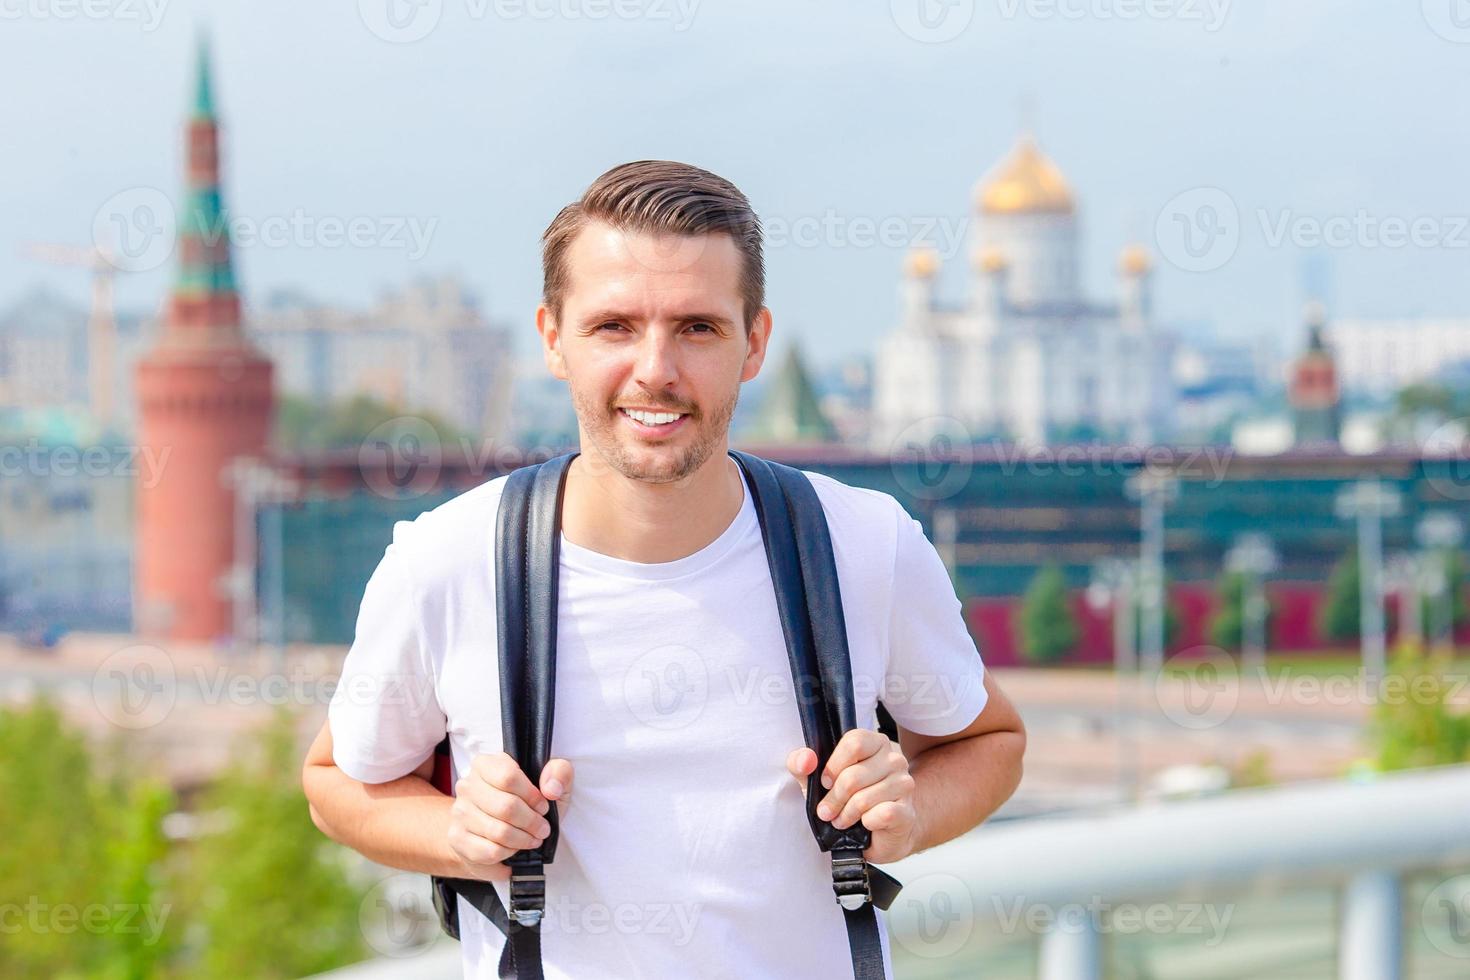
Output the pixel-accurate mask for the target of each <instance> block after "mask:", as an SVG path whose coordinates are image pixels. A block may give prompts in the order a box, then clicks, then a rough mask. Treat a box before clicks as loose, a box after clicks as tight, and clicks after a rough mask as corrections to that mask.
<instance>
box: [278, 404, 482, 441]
mask: <svg viewBox="0 0 1470 980" xmlns="http://www.w3.org/2000/svg"><path fill="white" fill-rule="evenodd" d="M395 419H402V420H404V421H402V422H401V423H397V424H398V425H399V426H401V428H402V431H403V432H405V433H408V434H412V435H414V436H416V437H421V436H422V435H423V433H424V431H425V426H426V425H427V427H428V429H431V430H432V431H433V433H434V435H435V436H437V437H438V440H439V445H440V447H442V448H445V449H448V448H449V447H457V446H458V445H459V441H460V438H461V433H460V432H459V430H458V429H456V428H455V427H454V426H453V425H450V424H449V423H448V422H446V421H444V420H443V419H441V418H440V417H439V416H437V415H435V414H434V413H433V412H425V411H410V410H406V409H403V408H400V407H399V406H397V405H390V404H388V403H386V402H381V401H378V400H377V399H375V398H373V397H372V396H370V395H354V396H353V397H352V398H349V399H347V400H345V401H340V402H334V403H332V404H330V405H318V404H316V403H315V402H313V401H311V400H310V399H307V398H302V397H300V396H299V395H286V396H285V397H283V398H282V399H281V404H280V406H279V408H278V409H277V410H276V438H277V440H278V441H279V443H280V445H281V446H282V447H283V448H284V449H286V450H288V451H292V452H302V451H312V450H315V451H320V450H326V449H356V448H358V447H359V446H361V445H362V444H363V442H364V441H365V440H366V439H367V438H368V436H369V435H373V436H377V437H381V438H384V439H387V440H391V439H392V438H393V433H394V426H391V425H390V426H388V428H387V429H386V430H380V429H379V426H383V425H385V424H386V423H390V422H393V421H394V420H395Z"/></svg>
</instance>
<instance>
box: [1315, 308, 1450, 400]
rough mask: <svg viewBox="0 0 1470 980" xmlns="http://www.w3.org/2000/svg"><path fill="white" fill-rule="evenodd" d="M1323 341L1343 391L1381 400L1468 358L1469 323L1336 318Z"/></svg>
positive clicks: (1430, 320)
mask: <svg viewBox="0 0 1470 980" xmlns="http://www.w3.org/2000/svg"><path fill="white" fill-rule="evenodd" d="M1324 339H1325V341H1326V343H1328V344H1330V345H1331V347H1332V350H1333V352H1334V354H1335V355H1336V357H1337V368H1338V375H1339V378H1340V381H1341V384H1342V387H1343V389H1344V390H1346V391H1350V392H1355V393H1362V394H1367V395H1372V396H1374V397H1379V398H1387V397H1390V396H1392V395H1393V394H1394V393H1395V392H1396V391H1398V390H1399V389H1400V388H1403V387H1404V386H1405V385H1410V384H1414V383H1416V382H1420V381H1428V380H1430V379H1432V378H1433V377H1435V375H1436V374H1438V373H1439V372H1440V371H1441V370H1442V369H1444V368H1445V367H1446V366H1447V365H1450V364H1453V363H1455V362H1460V361H1466V360H1470V319H1403V320H1364V319H1356V320H1355V319H1345V320H1334V321H1333V322H1332V324H1331V325H1330V326H1328V327H1327V328H1326V330H1325V337H1324Z"/></svg>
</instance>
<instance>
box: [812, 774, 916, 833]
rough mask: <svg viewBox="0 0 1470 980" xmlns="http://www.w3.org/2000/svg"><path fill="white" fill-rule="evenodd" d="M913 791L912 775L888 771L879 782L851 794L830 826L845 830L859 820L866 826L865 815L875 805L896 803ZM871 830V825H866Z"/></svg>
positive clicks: (903, 799) (906, 798) (906, 797)
mask: <svg viewBox="0 0 1470 980" xmlns="http://www.w3.org/2000/svg"><path fill="white" fill-rule="evenodd" d="M913 791H914V777H913V776H911V775H909V774H908V773H907V772H895V773H889V774H888V775H887V776H886V777H884V778H883V779H882V780H881V781H880V782H878V783H876V784H874V785H872V786H867V787H865V788H863V789H860V790H858V791H857V792H856V793H854V794H852V797H851V799H849V800H848V801H847V803H846V804H845V805H844V806H843V807H842V809H841V811H840V812H839V813H838V814H837V817H836V819H834V820H833V821H832V826H834V827H836V828H837V829H838V830H846V829H847V828H848V827H851V826H852V825H853V824H855V823H857V822H858V821H859V820H862V821H863V825H864V826H868V821H867V815H868V814H869V813H871V812H872V811H873V809H874V808H875V807H878V806H880V805H881V804H884V803H897V802H901V801H906V800H908V799H909V797H910V795H911V794H912V793H913ZM868 829H869V830H873V829H874V828H873V827H868Z"/></svg>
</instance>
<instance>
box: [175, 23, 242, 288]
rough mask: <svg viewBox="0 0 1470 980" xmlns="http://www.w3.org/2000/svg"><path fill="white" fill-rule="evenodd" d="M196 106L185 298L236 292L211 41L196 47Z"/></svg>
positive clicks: (183, 245)
mask: <svg viewBox="0 0 1470 980" xmlns="http://www.w3.org/2000/svg"><path fill="white" fill-rule="evenodd" d="M196 51H197V56H196V60H195V81H194V105H193V108H192V111H191V112H190V115H189V125H188V139H189V149H188V155H187V167H186V173H185V178H184V197H183V201H182V206H181V207H180V208H179V216H178V241H179V246H180V248H179V251H180V254H179V267H178V276H177V278H176V279H175V283H176V286H175V288H176V290H177V291H178V292H179V293H183V294H190V295H195V296H208V295H213V294H221V293H233V292H234V291H235V275H234V270H233V269H232V268H231V266H230V240H229V227H228V220H227V216H228V212H227V210H226V208H225V206H224V199H223V196H222V194H221V193H220V179H219V129H218V127H219V123H218V120H216V118H215V115H214V85H213V82H212V77H213V74H214V73H213V71H212V70H211V68H210V56H209V39H208V38H207V37H206V36H205V35H204V34H203V33H202V32H201V33H200V35H199V41H198V45H197V47H196Z"/></svg>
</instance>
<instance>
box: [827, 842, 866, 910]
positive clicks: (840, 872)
mask: <svg viewBox="0 0 1470 980" xmlns="http://www.w3.org/2000/svg"><path fill="white" fill-rule="evenodd" d="M832 890H833V891H834V892H836V893H837V904H838V905H841V906H842V907H843V908H844V909H847V910H848V911H849V912H851V911H853V910H854V909H860V908H862V907H863V906H864V905H866V904H867V903H868V902H871V901H872V900H873V891H872V888H871V887H870V885H869V882H868V862H867V859H866V858H864V857H863V852H862V851H859V850H846V849H844V850H840V851H833V852H832Z"/></svg>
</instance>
